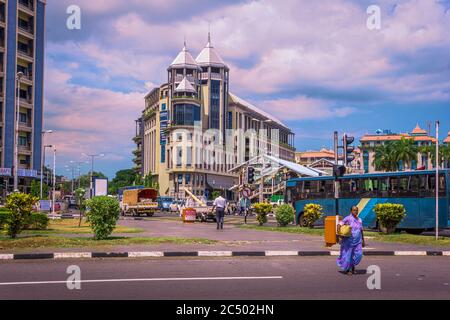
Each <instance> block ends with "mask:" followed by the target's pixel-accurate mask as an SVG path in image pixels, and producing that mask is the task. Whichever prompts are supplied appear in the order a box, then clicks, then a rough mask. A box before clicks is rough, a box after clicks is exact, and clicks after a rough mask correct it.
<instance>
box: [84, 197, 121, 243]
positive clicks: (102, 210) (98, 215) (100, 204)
mask: <svg viewBox="0 0 450 320" xmlns="http://www.w3.org/2000/svg"><path fill="white" fill-rule="evenodd" d="M86 207H88V208H89V211H88V212H87V213H86V217H87V221H88V222H89V223H90V224H91V228H92V231H93V232H94V238H95V239H96V240H104V239H107V238H108V237H109V236H110V235H111V233H112V232H113V230H114V228H115V227H116V222H117V220H118V219H119V214H120V207H119V202H118V201H117V199H115V198H110V197H106V196H101V197H94V198H92V199H90V200H88V201H86Z"/></svg>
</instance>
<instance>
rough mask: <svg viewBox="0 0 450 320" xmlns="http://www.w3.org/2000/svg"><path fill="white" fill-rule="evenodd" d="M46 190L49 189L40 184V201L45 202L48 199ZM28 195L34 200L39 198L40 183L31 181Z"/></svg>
mask: <svg viewBox="0 0 450 320" xmlns="http://www.w3.org/2000/svg"><path fill="white" fill-rule="evenodd" d="M48 190H49V187H48V185H46V184H45V183H43V184H42V199H41V200H47V199H48ZM30 194H31V195H32V196H33V197H35V198H38V199H39V198H40V197H41V182H40V181H39V182H38V181H37V180H33V181H32V182H31V190H30Z"/></svg>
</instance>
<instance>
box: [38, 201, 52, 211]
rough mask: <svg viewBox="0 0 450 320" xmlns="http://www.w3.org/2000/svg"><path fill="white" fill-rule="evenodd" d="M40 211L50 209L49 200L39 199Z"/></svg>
mask: <svg viewBox="0 0 450 320" xmlns="http://www.w3.org/2000/svg"><path fill="white" fill-rule="evenodd" d="M39 208H40V211H51V210H52V202H51V201H50V200H41V201H39Z"/></svg>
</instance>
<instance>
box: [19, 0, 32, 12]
mask: <svg viewBox="0 0 450 320" xmlns="http://www.w3.org/2000/svg"><path fill="white" fill-rule="evenodd" d="M19 7H22V8H25V9H28V10H31V11H34V6H33V2H32V1H21V0H19Z"/></svg>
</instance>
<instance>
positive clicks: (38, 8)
mask: <svg viewBox="0 0 450 320" xmlns="http://www.w3.org/2000/svg"><path fill="white" fill-rule="evenodd" d="M45 5H46V1H44V0H2V1H0V121H1V122H0V135H1V136H0V162H1V164H0V167H1V169H0V177H1V179H0V180H2V182H3V183H2V184H1V187H2V189H3V191H5V189H6V188H8V190H9V191H11V190H12V184H13V181H12V175H13V173H14V149H15V121H14V120H15V115H14V113H15V110H16V108H17V97H18V96H19V113H18V114H19V137H18V141H17V143H18V175H19V189H20V190H23V191H28V190H29V185H30V183H31V180H32V179H35V178H37V177H38V171H40V166H41V149H42V138H41V137H42V129H43V128H42V125H43V124H42V121H43V84H44V34H45ZM19 73H21V74H22V75H23V76H22V77H21V78H20V80H19V81H18V80H17V78H18V76H17V75H18V74H19Z"/></svg>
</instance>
